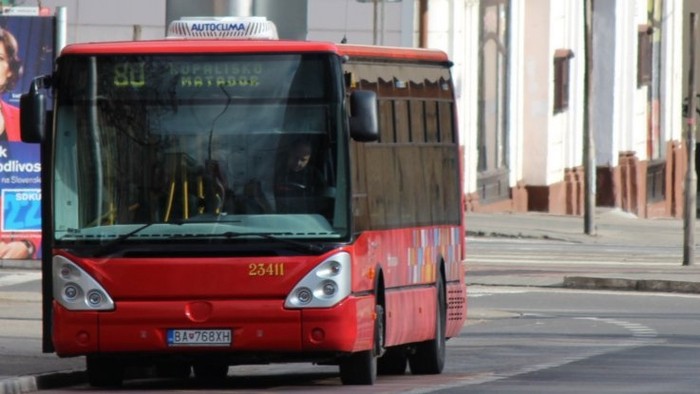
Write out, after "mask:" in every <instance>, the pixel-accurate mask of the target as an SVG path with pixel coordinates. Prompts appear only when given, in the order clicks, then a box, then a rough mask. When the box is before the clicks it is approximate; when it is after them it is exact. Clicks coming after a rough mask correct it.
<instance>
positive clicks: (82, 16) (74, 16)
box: [41, 0, 166, 44]
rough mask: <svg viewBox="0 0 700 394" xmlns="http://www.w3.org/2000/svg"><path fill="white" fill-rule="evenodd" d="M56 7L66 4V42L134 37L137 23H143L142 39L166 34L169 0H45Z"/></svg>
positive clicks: (161, 36) (44, 2) (43, 0)
mask: <svg viewBox="0 0 700 394" xmlns="http://www.w3.org/2000/svg"><path fill="white" fill-rule="evenodd" d="M41 3H42V6H44V7H49V8H50V9H52V10H54V9H55V7H59V6H62V7H66V11H67V18H68V28H67V31H66V33H67V37H66V42H67V43H68V44H71V43H75V42H89V41H110V40H131V39H133V34H134V33H133V32H134V28H133V26H134V25H140V26H141V39H156V38H163V37H164V36H165V3H166V0H148V1H143V0H119V1H113V0H87V1H86V0H83V1H80V0H42V2H41Z"/></svg>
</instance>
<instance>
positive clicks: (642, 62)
mask: <svg viewBox="0 0 700 394" xmlns="http://www.w3.org/2000/svg"><path fill="white" fill-rule="evenodd" d="M653 31H654V29H652V28H651V26H649V25H639V28H638V29H637V87H642V86H647V85H649V84H650V83H651V55H652V47H651V46H652V42H651V35H652V33H653Z"/></svg>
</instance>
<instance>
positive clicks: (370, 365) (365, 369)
mask: <svg viewBox="0 0 700 394" xmlns="http://www.w3.org/2000/svg"><path fill="white" fill-rule="evenodd" d="M376 380H377V358H376V357H374V352H373V351H371V350H365V351H362V352H357V353H353V354H351V355H349V356H348V357H347V358H344V359H343V360H341V362H340V381H341V382H343V384H345V385H350V384H352V385H360V384H363V385H372V384H374V382H375V381H376Z"/></svg>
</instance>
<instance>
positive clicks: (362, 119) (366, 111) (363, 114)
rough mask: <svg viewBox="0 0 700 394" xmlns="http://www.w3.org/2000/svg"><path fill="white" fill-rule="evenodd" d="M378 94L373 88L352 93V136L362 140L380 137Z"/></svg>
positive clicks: (373, 139)
mask: <svg viewBox="0 0 700 394" xmlns="http://www.w3.org/2000/svg"><path fill="white" fill-rule="evenodd" d="M378 125H379V121H378V120H377V94H376V93H375V92H373V91H371V90H355V91H354V92H352V93H350V136H351V137H352V139H354V140H356V141H360V142H371V141H376V140H378V139H379V126H378Z"/></svg>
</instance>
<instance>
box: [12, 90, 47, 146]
mask: <svg viewBox="0 0 700 394" xmlns="http://www.w3.org/2000/svg"><path fill="white" fill-rule="evenodd" d="M19 108H20V110H19V122H20V134H21V136H22V141H23V142H30V143H38V142H41V139H42V137H43V135H44V130H45V127H46V96H45V95H44V94H42V93H39V92H38V91H37V88H36V83H35V82H32V84H31V86H30V87H29V93H25V94H23V95H22V96H21V97H20V99H19Z"/></svg>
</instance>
